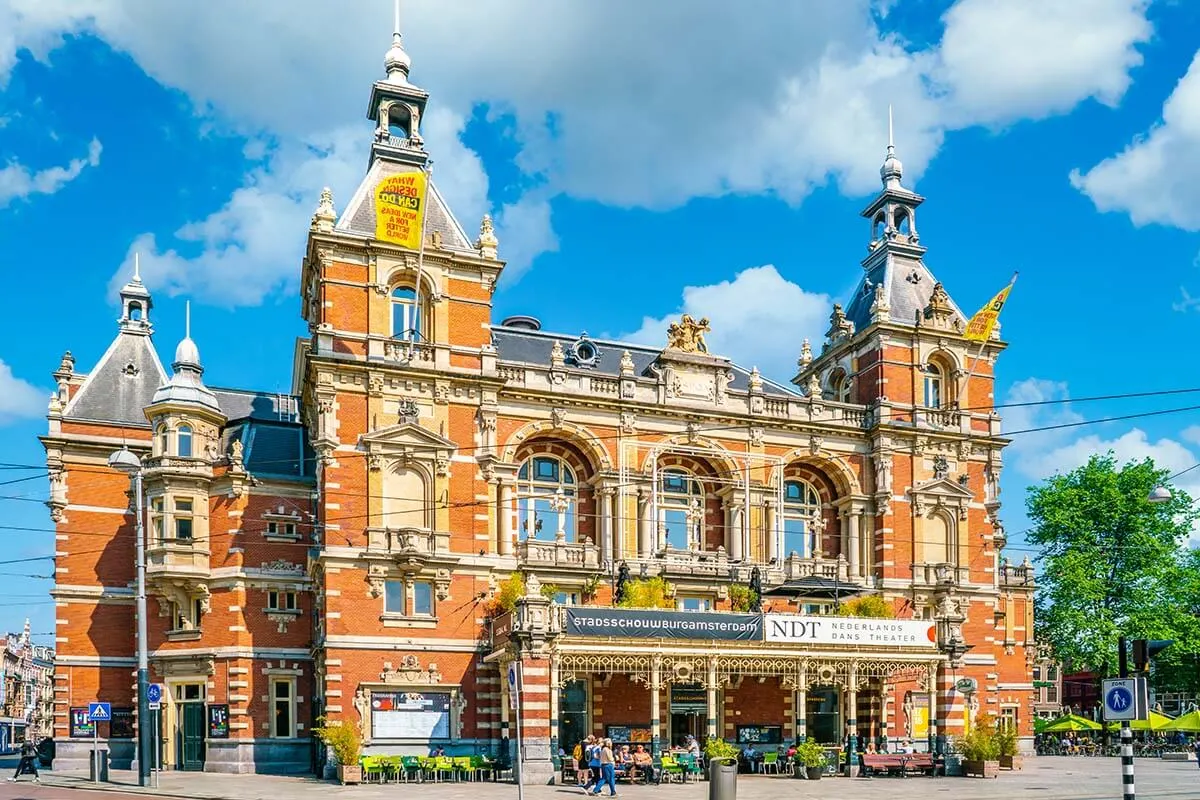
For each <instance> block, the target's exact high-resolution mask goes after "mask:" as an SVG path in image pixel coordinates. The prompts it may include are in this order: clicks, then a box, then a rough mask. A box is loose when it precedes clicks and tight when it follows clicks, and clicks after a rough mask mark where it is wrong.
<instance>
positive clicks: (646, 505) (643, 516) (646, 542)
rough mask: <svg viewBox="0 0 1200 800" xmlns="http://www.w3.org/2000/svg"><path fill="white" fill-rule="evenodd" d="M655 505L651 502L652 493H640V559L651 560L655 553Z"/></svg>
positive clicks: (645, 491)
mask: <svg viewBox="0 0 1200 800" xmlns="http://www.w3.org/2000/svg"><path fill="white" fill-rule="evenodd" d="M653 514H654V504H653V503H652V502H650V491H649V490H642V491H640V492H638V548H637V549H638V558H649V557H650V556H651V555H652V554H653V553H654V539H655V530H654V528H655V521H654V520H653V519H651V516H652V515H653Z"/></svg>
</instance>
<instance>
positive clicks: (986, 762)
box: [955, 714, 1000, 778]
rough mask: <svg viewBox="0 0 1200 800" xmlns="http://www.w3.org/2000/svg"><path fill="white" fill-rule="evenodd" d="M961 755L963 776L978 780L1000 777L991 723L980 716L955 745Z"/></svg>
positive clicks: (994, 732)
mask: <svg viewBox="0 0 1200 800" xmlns="http://www.w3.org/2000/svg"><path fill="white" fill-rule="evenodd" d="M955 749H956V750H957V751H958V752H959V753H961V754H962V768H963V775H965V776H967V777H968V778H969V777H972V776H975V777H979V778H998V777H1000V746H999V743H998V742H997V741H996V729H995V727H993V725H992V721H991V720H990V719H988V718H987V717H985V716H984V715H983V714H980V715H979V716H977V717H976V718H975V723H974V724H973V725H971V729H970V730H969V731H967V734H966V735H965V736H963V737H962V738H961V739H959V740H958V741H957V742H956V743H955Z"/></svg>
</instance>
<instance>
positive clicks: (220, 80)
mask: <svg viewBox="0 0 1200 800" xmlns="http://www.w3.org/2000/svg"><path fill="white" fill-rule="evenodd" d="M247 5H248V6H250V8H245V7H243V6H247ZM447 5H449V4H442V3H435V2H432V0H411V1H410V2H407V3H406V4H405V9H404V24H403V28H404V32H405V43H406V47H407V49H408V51H409V52H410V53H411V55H412V58H413V70H412V79H413V81H414V82H415V83H417V84H418V85H420V86H422V87H423V88H425V89H427V90H429V91H430V92H431V94H432V100H431V103H430V111H429V114H428V116H427V117H426V120H425V127H424V132H425V136H426V139H427V143H428V147H429V149H430V151H431V152H432V154H433V157H434V159H435V166H434V180H435V182H436V183H437V184H438V185H439V187H440V188H441V189H442V191H443V193H444V194H445V195H446V196H447V197H448V198H449V200H450V202H451V204H452V206H453V208H454V209H455V210H456V212H457V213H458V216H459V218H460V220H461V221H462V223H463V225H464V227H466V228H467V230H468V231H471V232H473V231H474V230H475V229H476V227H477V226H478V222H479V219H480V217H481V216H482V214H483V213H484V212H485V211H490V212H492V213H493V214H495V215H496V217H497V222H498V234H499V237H500V243H501V244H500V250H501V256H502V257H504V258H507V259H509V261H510V265H509V268H508V271H507V273H506V276H505V278H504V280H503V281H502V283H501V286H500V290H499V291H498V293H497V295H496V305H497V310H496V314H497V318H500V317H503V316H505V315H508V314H516V313H527V314H534V315H536V316H539V317H540V318H541V319H542V320H543V323H544V324H545V326H546V327H547V328H549V329H553V330H559V331H567V332H578V331H580V330H587V331H588V332H589V333H591V334H592V335H593V336H596V335H613V336H616V335H624V336H630V337H632V338H636V339H641V340H646V341H661V331H662V330H663V328H664V326H665V323H664V320H665V319H666V318H668V317H670V316H673V315H676V314H678V313H679V312H680V311H691V312H694V313H701V314H705V315H707V316H709V317H710V318H711V319H712V323H713V328H714V331H713V334H712V335H711V337H710V344H711V346H712V347H713V349H714V350H718V351H720V352H723V353H725V354H727V355H730V356H732V357H734V358H735V359H737V360H738V361H740V362H743V363H745V364H747V365H755V364H756V365H758V366H759V367H760V368H762V369H763V371H764V372H765V373H766V374H767V375H768V376H771V377H774V378H776V379H779V380H784V381H786V380H787V379H789V378H790V377H791V374H792V372H791V370H792V369H793V367H794V364H795V359H796V356H797V355H798V353H799V349H800V341H801V339H802V338H804V337H805V336H807V337H810V338H812V339H813V340H814V341H819V340H820V338H821V336H822V334H823V332H824V330H825V328H826V327H827V318H828V314H829V305H830V303H831V302H833V300H835V299H843V298H844V297H845V296H846V294H847V293H848V292H849V291H850V290H851V289H852V287H853V285H854V284H855V282H856V281H857V278H858V276H859V269H860V268H859V266H858V262H859V259H860V258H861V257H862V256H863V255H865V253H866V244H867V231H868V227H867V223H866V221H864V220H862V219H860V218H859V217H858V212H859V210H860V209H861V208H862V207H863V206H864V205H865V202H866V200H867V198H868V197H869V196H870V195H872V194H873V193H874V192H875V190H876V189H877V188H878V185H879V184H878V167H879V164H880V163H881V160H882V156H883V148H884V145H885V144H886V130H887V123H886V119H887V107H888V105H889V104H891V105H893V106H894V108H895V117H896V144H897V148H898V153H899V156H900V158H901V159H902V160H903V161H904V164H905V169H906V172H905V181H906V183H907V184H909V185H912V186H913V187H914V188H915V189H916V190H917V191H919V192H920V193H922V194H923V195H925V196H926V197H927V198H928V199H927V202H926V204H925V205H924V206H923V207H922V208H921V210H920V211H919V216H918V220H919V225H920V229H921V236H922V243H923V244H925V245H926V246H928V248H929V252H928V255H927V258H926V260H927V263H928V264H929V266H930V268H931V269H932V270H933V271H934V273H935V274H936V275H937V276H938V277H939V278H940V279H942V280H943V281H944V282H945V285H946V287H947V289H948V290H949V292H950V293H951V295H952V296H953V297H954V298H955V299H956V300H957V301H958V303H959V304H960V305H961V306H962V307H964V308H966V309H969V310H974V309H975V308H977V307H978V306H979V305H980V304H982V303H983V302H984V301H985V300H987V299H988V298H989V297H990V296H991V295H992V294H993V293H994V292H995V291H996V290H997V289H998V288H999V287H1000V286H1002V285H1003V284H1004V283H1005V282H1006V281H1007V279H1008V277H1009V276H1010V274H1011V273H1012V271H1013V270H1020V273H1021V277H1020V280H1019V282H1018V284H1017V287H1016V289H1015V291H1014V293H1013V296H1012V298H1011V301H1010V303H1009V305H1008V307H1007V308H1006V310H1005V313H1004V316H1003V318H1002V325H1003V335H1004V338H1005V339H1007V340H1008V341H1009V342H1010V343H1011V347H1010V349H1009V351H1008V352H1007V353H1006V354H1005V355H1004V356H1003V358H1002V361H1001V362H1000V364H999V371H1000V376H1001V382H1000V386H999V388H998V392H997V394H998V397H999V398H1000V400H1001V401H1004V400H1046V399H1052V400H1066V399H1067V398H1084V397H1090V396H1097V395H1111V394H1121V393H1127V392H1135V391H1156V390H1166V389H1178V388H1192V387H1194V386H1196V385H1197V384H1200V380H1198V379H1197V372H1196V370H1195V369H1193V368H1192V367H1191V366H1190V355H1191V353H1190V352H1189V349H1188V344H1189V343H1190V342H1191V341H1193V340H1194V338H1195V335H1196V329H1197V320H1198V317H1197V313H1198V311H1200V308H1198V306H1197V303H1196V302H1192V301H1191V300H1190V298H1192V297H1197V298H1200V269H1198V268H1197V263H1198V262H1197V252H1198V251H1200V235H1197V231H1198V230H1200V159H1197V158H1196V157H1195V153H1196V152H1200V64H1195V63H1194V59H1195V58H1196V56H1197V52H1196V49H1195V48H1196V42H1197V41H1198V40H1200V36H1198V35H1197V34H1198V33H1200V8H1197V6H1196V5H1195V4H1189V3H1182V2H1170V1H1169V0H1163V2H1156V3H1148V2H1143V0H1036V1H1035V0H958V2H949V0H946V1H944V2H934V1H933V0H899V1H898V2H894V1H889V2H878V1H876V2H869V0H860V1H859V2H851V1H850V0H830V2H812V3H792V2H786V1H785V0H779V1H778V2H775V1H774V0H750V1H748V2H744V3H741V4H727V3H724V2H718V0H689V2H683V0H666V1H664V2H661V3H655V4H652V5H648V4H645V3H635V2H632V0H612V1H611V2H605V3H599V2H590V3H571V4H567V3H557V2H553V0H505V2H500V0H494V1H489V0H481V2H478V3H472V4H463V5H464V6H470V7H469V8H467V7H461V8H460V7H455V8H447V7H446V6H447ZM131 7H132V8H134V9H135V10H136V13H130V11H129V9H130V8H131ZM390 28H391V3H390V2H386V0H355V2H352V3H349V4H348V7H347V9H346V10H345V13H339V14H338V15H336V18H331V16H330V15H329V14H328V13H327V10H326V7H325V5H324V4H318V3H316V2H308V1H307V0H300V1H298V2H292V3H289V4H287V5H284V4H269V3H262V4H242V3H235V2H233V0H221V1H220V2H207V3H198V2H180V3H172V4H162V3H151V2H148V0H146V1H145V2H140V3H129V2H118V0H70V1H68V0H0V276H2V277H3V280H4V285H5V286H8V287H10V288H9V294H10V296H11V297H12V299H11V300H10V308H15V309H16V310H15V311H10V312H9V315H8V317H7V319H8V320H9V324H10V325H11V326H13V329H12V330H11V331H10V332H9V335H8V336H7V337H4V339H3V340H0V461H2V462H5V463H7V464H16V465H37V464H39V463H43V462H44V456H43V453H42V450H41V447H40V445H39V443H38V442H37V440H36V438H35V437H36V436H37V435H38V434H39V433H42V432H43V431H44V430H45V419H44V414H45V402H46V399H47V398H48V396H49V393H50V390H51V387H52V380H51V378H50V373H51V372H52V371H53V370H54V369H55V367H56V366H57V364H58V362H59V358H60V357H61V355H62V353H63V351H64V350H68V349H69V350H71V351H72V352H73V353H74V355H75V356H76V358H77V360H78V368H79V369H81V370H88V369H91V367H92V366H93V365H94V364H95V362H96V360H97V359H98V357H99V356H100V355H101V353H102V352H103V350H104V348H105V347H106V346H107V344H108V342H109V341H110V339H111V337H112V336H113V335H114V334H115V332H116V325H115V319H116V316H117V310H116V307H115V305H114V302H113V295H112V292H113V287H114V286H115V285H119V284H120V283H122V282H123V281H124V280H125V278H126V276H127V275H128V271H129V269H130V267H131V265H132V254H133V252H134V251H137V252H139V253H140V254H141V258H142V264H143V274H144V276H145V278H146V281H147V283H148V284H149V285H150V288H151V289H152V290H153V291H154V292H155V301H156V308H155V312H154V320H155V324H156V328H157V335H156V342H157V344H158V347H159V351H160V353H161V354H165V355H167V356H168V357H169V354H170V353H171V352H172V348H173V347H174V344H175V342H176V341H177V340H178V338H179V337H180V335H181V333H182V327H183V303H184V301H185V300H186V299H191V300H192V301H193V311H192V314H193V334H194V337H195V338H196V339H197V341H198V343H199V345H200V348H201V353H202V355H203V356H204V359H205V365H206V367H207V370H208V372H207V375H206V378H207V380H208V382H209V384H210V385H217V386H245V387H251V388H256V389H264V390H286V388H287V387H288V386H289V385H290V381H291V375H290V369H291V352H292V342H293V341H294V339H295V337H296V336H300V335H303V334H304V333H305V330H304V326H303V325H302V323H301V321H300V319H299V302H298V298H297V294H296V280H297V277H298V275H299V258H300V253H301V251H302V248H303V242H304V236H305V233H306V231H307V223H308V219H309V216H310V215H311V213H312V210H313V209H314V208H315V206H316V202H317V198H318V193H319V191H320V188H321V187H322V186H325V185H329V186H331V187H332V188H333V190H334V194H335V202H336V204H337V205H338V208H339V209H340V208H341V207H342V205H343V204H344V203H345V201H346V200H347V199H348V198H349V195H350V192H351V191H352V190H353V189H354V187H355V185H356V184H357V181H358V179H359V178H361V176H362V174H363V172H364V169H365V166H366V156H367V149H368V147H369V142H370V134H371V123H370V122H369V121H368V120H366V119H365V117H364V113H363V112H364V109H365V107H366V104H367V97H368V93H369V89H370V82H371V81H372V80H374V79H376V78H377V77H380V76H382V58H383V53H384V51H385V50H386V48H387V46H388V43H389V33H390ZM1198 398H1200V394H1195V395H1190V394H1183V395H1176V396H1169V397H1161V396H1160V397H1147V398H1142V399H1126V400H1110V401H1098V402H1078V400H1077V401H1076V402H1072V403H1065V402H1064V403H1059V404H1054V405H1048V406H1040V407H1031V408H1023V409H1015V408H1014V409H1010V410H1008V411H1007V412H1005V417H1006V426H1007V427H1008V429H1009V430H1022V429H1025V428H1030V427H1036V426H1040V425H1046V424H1056V423H1063V422H1078V421H1086V420H1096V419H1102V418H1105V417H1110V416H1118V415H1125V414H1136V413H1141V412H1148V411H1153V410H1158V409H1171V408H1180V407H1184V406H1191V405H1200V399H1198ZM1110 447H1113V448H1115V449H1116V450H1117V451H1118V453H1119V454H1120V455H1122V456H1124V457H1135V456H1141V455H1152V456H1154V457H1155V458H1156V459H1158V460H1159V461H1160V462H1161V463H1162V464H1164V465H1165V466H1167V467H1169V468H1171V469H1173V470H1175V471H1179V470H1183V469H1185V468H1187V467H1189V466H1192V465H1193V464H1194V463H1195V462H1196V460H1197V458H1200V413H1197V412H1196V411H1187V412H1180V413H1172V414H1165V415H1161V416H1152V417H1146V418H1139V419H1132V420H1126V421H1122V422H1113V423H1106V424H1095V425H1085V426H1081V427H1078V428H1071V429H1064V430H1060V431H1056V432H1047V433H1043V434H1031V435H1022V436H1018V437H1016V443H1015V444H1014V446H1013V447H1012V448H1010V450H1009V451H1008V452H1007V454H1006V458H1007V467H1006V470H1005V473H1004V479H1003V486H1004V490H1005V494H1004V499H1005V501H1006V509H1005V513H1004V516H1005V519H1006V521H1007V525H1008V529H1009V531H1010V533H1018V532H1019V531H1020V530H1021V528H1022V527H1023V525H1024V520H1023V515H1022V514H1021V506H1022V500H1023V495H1024V488H1025V487H1026V486H1027V485H1029V484H1030V483H1031V482H1034V481H1036V480H1038V479H1040V478H1043V477H1045V476H1047V475H1049V474H1051V473H1053V472H1054V471H1055V470H1058V469H1069V468H1071V467H1073V466H1075V465H1076V464H1078V463H1080V462H1082V461H1083V460H1086V458H1087V456H1088V454H1090V453H1091V452H1095V451H1097V450H1101V451H1102V450H1106V449H1108V448H1110ZM42 474H43V473H42V472H39V471H37V470H22V469H0V483H2V482H3V481H9V480H15V481H21V482H16V483H10V484H6V485H0V497H2V498H3V499H0V525H3V526H7V528H0V541H3V542H6V543H8V544H9V546H8V547H6V548H4V553H5V556H4V557H3V558H0V560H7V559H17V558H33V557H37V556H45V555H48V554H49V553H51V552H52V550H53V546H52V545H53V540H52V534H51V533H50V523H49V519H48V516H47V513H46V510H45V508H44V507H43V506H42V505H41V504H40V501H41V500H44V499H45V497H46V484H45V479H44V478H43V477H40V476H41V475H42ZM1197 474H1198V471H1194V472H1192V473H1189V475H1188V476H1185V478H1183V479H1181V481H1180V484H1181V485H1183V486H1185V487H1188V488H1190V489H1191V490H1193V491H1195V490H1196V489H1198V488H1200V482H1198V481H1196V480H1192V481H1191V482H1190V483H1188V479H1191V478H1193V477H1194V476H1196V475H1197ZM23 478H30V479H29V480H23V481H22V480H21V479H23ZM21 528H31V529H34V530H32V531H28V530H20V529H21ZM1017 538H1018V539H1019V537H1017ZM1017 544H1018V548H1019V547H1020V542H1019V541H1018V542H1017ZM1024 555H1025V551H1024V550H1021V549H1014V550H1013V552H1012V554H1011V557H1012V558H1013V559H1014V560H1019V559H1020V558H1021V557H1023V556H1024ZM49 570H50V564H49V562H48V561H32V562H26V563H20V564H0V573H3V574H2V575H0V577H2V578H3V579H4V583H3V585H4V586H5V588H6V590H7V592H8V593H7V594H5V595H3V596H0V629H5V628H7V629H8V630H19V628H20V625H21V624H22V622H23V619H24V617H25V616H26V615H28V616H30V617H31V618H32V619H33V628H34V631H35V632H38V633H46V632H49V631H51V630H52V625H53V613H52V606H51V605H50V604H49V601H48V597H47V596H46V595H45V591H46V590H47V589H48V588H49V586H50V583H51V582H50V581H49V580H45V579H40V578H37V577H18V576H34V575H48V574H49ZM10 573H15V575H10ZM41 638H42V639H43V640H44V641H47V642H49V641H50V639H51V638H52V637H48V636H43V637H41Z"/></svg>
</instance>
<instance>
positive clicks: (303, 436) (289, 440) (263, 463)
mask: <svg viewBox="0 0 1200 800" xmlns="http://www.w3.org/2000/svg"><path fill="white" fill-rule="evenodd" d="M234 441H240V442H241V443H242V447H243V448H244V450H243V452H242V463H244V464H245V466H246V469H247V470H248V471H249V472H250V474H251V475H258V476H262V477H272V478H285V479H292V480H302V481H305V482H306V483H309V482H314V481H315V480H316V474H315V469H316V455H315V454H314V453H313V450H312V448H311V447H310V446H309V443H308V434H307V433H306V432H305V429H304V426H303V425H300V424H298V423H289V422H267V421H260V420H256V419H253V418H245V419H243V420H241V421H240V422H238V423H236V424H233V425H230V426H228V427H226V428H225V433H224V435H223V436H222V441H221V448H222V450H224V451H228V450H229V446H230V445H231V444H232V443H233V442H234Z"/></svg>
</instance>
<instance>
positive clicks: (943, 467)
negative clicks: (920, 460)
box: [933, 455, 950, 480]
mask: <svg viewBox="0 0 1200 800" xmlns="http://www.w3.org/2000/svg"><path fill="white" fill-rule="evenodd" d="M949 474H950V462H948V461H947V460H946V457H945V456H943V455H937V456H934V457H933V477H935V478H937V479H938V480H941V479H943V478H945V477H946V476H947V475H949Z"/></svg>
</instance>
